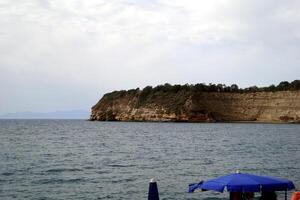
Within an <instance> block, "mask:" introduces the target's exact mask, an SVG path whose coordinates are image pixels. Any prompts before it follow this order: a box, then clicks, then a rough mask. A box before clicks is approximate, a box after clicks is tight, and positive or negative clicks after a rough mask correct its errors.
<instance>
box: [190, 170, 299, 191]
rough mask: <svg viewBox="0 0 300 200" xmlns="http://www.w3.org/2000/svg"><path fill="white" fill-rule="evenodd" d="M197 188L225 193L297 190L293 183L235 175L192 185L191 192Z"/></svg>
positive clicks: (261, 177) (277, 179)
mask: <svg viewBox="0 0 300 200" xmlns="http://www.w3.org/2000/svg"><path fill="white" fill-rule="evenodd" d="M196 188H199V189H202V190H214V191H217V192H223V191H224V190H225V188H226V190H227V191H228V192H261V191H287V190H292V189H294V188H295V186H294V184H293V182H292V181H289V180H287V179H279V178H273V177H268V176H257V175H253V174H244V173H233V174H229V175H226V176H221V177H219V178H216V179H210V180H208V181H204V182H203V183H199V184H190V186H189V192H193V191H194V190H195V189H196Z"/></svg>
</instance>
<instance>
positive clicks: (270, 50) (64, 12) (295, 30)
mask: <svg viewBox="0 0 300 200" xmlns="http://www.w3.org/2000/svg"><path fill="white" fill-rule="evenodd" d="M299 10H300V1H299V0H285V1H282V0H263V1H262V0H242V1H241V0H210V1H209V0H105V1H102V0H0V27H1V28H0V91H1V94H0V95H1V96H0V114H1V113H11V112H23V111H32V112H48V111H56V110H72V109H85V110H89V109H90V107H91V106H93V105H94V104H95V103H96V102H97V101H98V100H99V98H100V97H101V96H102V95H103V94H104V93H106V92H109V91H113V90H120V89H129V88H137V87H140V88H143V87H145V86H147V85H153V86H155V85H157V84H163V83H166V82H168V83H171V84H184V83H202V82H204V83H225V84H227V85H230V84H232V83H237V84H238V85H239V86H241V87H248V86H252V85H257V86H268V85H270V84H273V83H274V84H278V83H279V82H280V81H282V80H287V81H291V80H294V79H299V78H300V12H299Z"/></svg>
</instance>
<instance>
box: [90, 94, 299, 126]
mask: <svg viewBox="0 0 300 200" xmlns="http://www.w3.org/2000/svg"><path fill="white" fill-rule="evenodd" d="M154 89H155V88H153V89H151V88H150V89H149V88H148V90H147V88H145V89H144V90H139V89H136V90H129V91H117V92H112V93H108V94H105V95H104V96H103V97H102V99H101V100H100V101H99V102H98V103H97V104H96V105H95V106H93V107H92V112H91V116H90V120H99V121H188V122H216V121H232V122H233V121H255V122H276V123H280V122H285V123H299V122H300V91H299V90H297V91H274V92H272V91H259V92H257V91H255V92H251V91H248V92H240V91H231V92H224V91H218V92H216V91H213V92H211V91H194V90H189V89H182V88H181V89H177V90H174V88H173V90H171V91H170V90H154Z"/></svg>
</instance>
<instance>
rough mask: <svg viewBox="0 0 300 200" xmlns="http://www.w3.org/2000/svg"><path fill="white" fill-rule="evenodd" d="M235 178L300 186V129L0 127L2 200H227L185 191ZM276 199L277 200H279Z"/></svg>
mask: <svg viewBox="0 0 300 200" xmlns="http://www.w3.org/2000/svg"><path fill="white" fill-rule="evenodd" d="M236 170H240V171H241V172H245V173H254V174H257V175H268V176H275V177H279V178H287V179H290V180H292V181H293V182H294V183H295V184H296V185H300V125H296V124H243V123H209V124H207V123H142V122H138V123H134V122H90V121H85V120H0V199H1V200H6V199H36V200H38V199H40V200H42V199H44V200H48V199H49V200H52V199H53V200H54V199H55V200H60V199H73V200H77V199H78V200H79V199H116V200H117V199H125V200H126V199H128V200H129V199H130V200H133V199H136V200H142V199H147V192H148V182H149V180H150V179H151V178H155V179H156V180H157V183H158V187H159V193H160V199H162V200H164V199H165V200H167V199H190V200H192V199H226V198H228V193H227V192H224V193H216V192H210V191H207V192H200V191H198V192H195V193H192V194H189V193H187V190H188V185H189V184H190V183H196V182H199V181H200V180H207V179H209V178H215V177H218V176H221V175H225V174H228V173H233V172H235V171H236ZM279 195H281V194H279Z"/></svg>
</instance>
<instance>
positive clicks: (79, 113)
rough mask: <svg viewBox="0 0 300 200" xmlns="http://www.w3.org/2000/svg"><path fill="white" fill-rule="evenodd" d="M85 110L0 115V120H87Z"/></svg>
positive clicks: (87, 115) (87, 113) (87, 116)
mask: <svg viewBox="0 0 300 200" xmlns="http://www.w3.org/2000/svg"><path fill="white" fill-rule="evenodd" d="M89 115H90V113H89V112H88V111H86V110H68V111H55V112H45V113H43V112H17V113H7V114H3V115H0V119H88V118H89Z"/></svg>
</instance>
